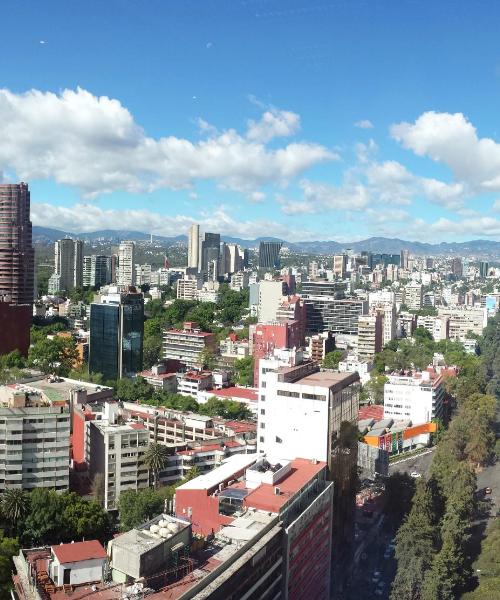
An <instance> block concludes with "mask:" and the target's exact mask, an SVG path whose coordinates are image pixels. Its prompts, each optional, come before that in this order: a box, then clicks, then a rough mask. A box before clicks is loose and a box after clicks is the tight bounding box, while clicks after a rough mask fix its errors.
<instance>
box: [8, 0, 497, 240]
mask: <svg viewBox="0 0 500 600" xmlns="http://www.w3.org/2000/svg"><path fill="white" fill-rule="evenodd" d="M50 4H51V5H52V6H53V7H54V8H57V9H58V10H54V11H43V10H41V9H39V8H37V7H33V6H31V5H30V6H28V5H27V4H22V3H19V4H18V5H16V6H13V7H11V9H10V10H9V14H8V15H6V27H5V31H4V33H3V36H2V39H1V40H0V49H4V50H5V51H4V52H3V54H4V55H9V62H8V64H5V66H4V69H3V78H2V81H1V84H0V87H1V88H2V89H1V90H0V132H1V133H2V137H3V139H4V140H6V144H5V148H4V150H3V151H2V153H1V155H0V172H1V173H2V175H1V176H0V177H1V178H2V179H3V181H5V182H12V183H17V182H18V181H21V180H26V181H27V182H28V183H29V185H30V189H31V190H32V192H33V199H34V202H33V206H32V220H33V224H34V225H39V226H49V227H53V226H54V225H57V227H58V228H60V229H63V230H67V231H69V232H75V233H80V232H90V231H94V230H99V229H116V228H120V229H123V228H127V229H132V230H137V229H139V230H142V231H147V232H148V233H149V232H151V233H153V234H155V235H177V234H178V233H184V232H185V231H186V230H187V229H188V228H189V227H190V226H191V225H192V224H195V223H200V225H201V227H202V228H203V229H204V230H205V231H213V230H217V231H220V232H221V234H222V235H233V236H236V237H242V238H246V239H252V238H256V237H259V236H260V235H263V234H264V235H269V236H274V237H278V238H282V239H288V240H292V241H293V240H297V241H302V240H303V241H306V240H316V239H335V240H338V241H340V242H343V241H347V240H349V241H351V240H353V241H355V240H360V239H364V238H367V237H370V236H384V237H404V238H405V239H410V240H421V241H434V240H436V241H464V240H470V239H474V238H489V239H500V219H499V218H498V217H497V214H498V213H497V211H498V209H499V208H500V201H499V200H498V192H499V191H500V142H499V141H498V139H499V135H498V131H497V125H496V106H497V104H498V92H499V89H498V88H499V86H498V83H499V75H498V73H499V67H498V64H497V62H498V61H497V60H496V59H495V58H494V57H495V49H496V46H497V41H496V32H495V31H494V28H493V26H492V23H495V22H496V21H497V19H496V18H495V17H498V15H499V12H500V8H498V6H496V4H495V3H493V2H486V3H485V4H484V5H483V6H482V10H481V11H479V10H478V9H477V8H475V7H474V6H472V5H470V3H464V2H459V3H456V2H453V3H451V2H449V1H443V2H440V3H439V5H438V6H434V7H432V8H431V7H425V6H416V5H414V4H413V3H410V2H402V3H401V2H399V3H395V2H390V1H387V2H386V3H384V4H386V5H387V6H386V8H387V9H388V10H380V8H379V7H375V6H368V5H363V6H361V5H356V4H355V3H351V4H350V5H349V6H340V5H339V4H338V3H337V2H333V1H331V2H327V1H325V2H321V3H319V2H314V3H310V2H304V1H303V0H301V1H300V0H297V1H294V2H289V3H287V4H286V7H285V8H283V4H282V3H281V2H278V1H274V0H265V1H264V0H255V1H252V2H240V3H228V2H224V1H222V0H221V1H220V2H215V3H211V4H210V6H209V7H208V5H207V6H206V7H204V6H200V5H199V4H196V6H195V5H194V3H193V2H190V1H188V2H185V3H183V4H182V5H177V6H170V7H166V6H165V5H164V4H163V3H156V2H151V3H150V4H149V11H142V10H140V9H139V7H138V6H136V5H134V4H129V5H127V6H124V5H123V3H116V2H110V3H107V5H106V6H105V7H104V6H102V5H100V4H97V3H94V5H95V11H93V10H88V5H86V6H85V7H83V6H79V7H75V10H71V11H70V10H69V9H68V7H66V6H64V4H63V3H61V2H59V1H53V2H51V3H50ZM91 5H92V3H91ZM195 9H196V10H195ZM389 9H391V10H389ZM95 15H97V17H96V16H95ZM108 19H115V20H118V21H119V22H120V24H121V27H120V28H115V29H114V30H113V31H111V33H110V32H109V31H108V29H107V27H106V22H107V20H108ZM204 19H205V20H204ZM20 21H21V22H23V26H24V29H25V34H24V35H25V42H26V43H25V44H23V46H22V47H18V49H17V51H16V53H12V52H10V53H9V50H10V49H11V48H12V47H13V44H14V41H15V40H14V37H15V36H16V28H15V27H14V24H15V23H16V22H20ZM205 21H206V24H205ZM90 28H91V29H92V45H91V46H90V47H89V45H88V43H87V35H86V32H87V31H88V30H89V29H90ZM132 29H133V33H134V36H132V35H128V34H129V33H130V34H131V32H132ZM443 29H445V31H446V35H445V36H443V35H442V31H443ZM479 30H480V31H481V36H480V37H478V36H476V35H475V33H476V32H477V31H479ZM277 33H278V36H279V39H280V44H279V50H278V49H277V46H276V34H277ZM299 34H300V35H299ZM109 35H111V43H110V42H109V38H108V36H109ZM132 37H134V39H135V40H136V41H135V42H134V44H133V45H132V46H130V44H129V40H130V39H131V38H132ZM471 40H474V44H472V43H471ZM136 44H137V45H136ZM395 47H397V48H398V52H394V48H395ZM436 56H437V57H438V58H439V60H436ZM417 57H418V58H417ZM145 64H147V65H149V66H148V68H144V65H145ZM125 65H126V67H127V68H126V69H124V66H125ZM242 65H244V68H242ZM153 75H154V76H153ZM368 99H369V100H368ZM27 128H29V129H27ZM53 131H57V132H58V134H57V135H52V132H53ZM401 231H404V236H403V235H401V233H400V232H401Z"/></svg>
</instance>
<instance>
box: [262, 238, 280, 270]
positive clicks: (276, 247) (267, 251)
mask: <svg viewBox="0 0 500 600" xmlns="http://www.w3.org/2000/svg"><path fill="white" fill-rule="evenodd" d="M281 246H283V242H260V244H259V269H279V268H280V267H281V263H280V250H281Z"/></svg>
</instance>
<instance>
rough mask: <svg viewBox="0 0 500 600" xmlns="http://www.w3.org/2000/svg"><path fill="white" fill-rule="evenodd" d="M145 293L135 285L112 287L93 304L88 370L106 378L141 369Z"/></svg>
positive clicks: (134, 372)
mask: <svg viewBox="0 0 500 600" xmlns="http://www.w3.org/2000/svg"><path fill="white" fill-rule="evenodd" d="M143 338H144V297H143V296H142V294H141V293H139V292H137V291H136V289H135V288H134V287H130V288H129V289H128V291H126V292H119V291H118V289H117V288H110V292H109V293H108V294H107V295H104V296H101V302H100V303H95V302H93V303H92V304H91V305H90V338H89V371H90V372H91V373H102V375H103V377H104V379H105V380H116V379H118V378H120V377H131V376H133V375H135V374H136V373H138V372H140V371H141V370H142V353H143Z"/></svg>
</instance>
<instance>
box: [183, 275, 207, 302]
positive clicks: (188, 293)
mask: <svg viewBox="0 0 500 600" xmlns="http://www.w3.org/2000/svg"><path fill="white" fill-rule="evenodd" d="M202 285H203V281H202V280H201V279H200V278H199V277H196V276H195V275H185V276H184V278H183V279H179V280H178V281H177V299H178V300H196V298H197V296H198V290H200V289H201V287H202Z"/></svg>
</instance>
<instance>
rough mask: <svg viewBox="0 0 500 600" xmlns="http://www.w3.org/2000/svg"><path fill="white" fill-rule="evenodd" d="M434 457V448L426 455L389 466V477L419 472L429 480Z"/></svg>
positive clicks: (418, 455) (405, 459)
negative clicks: (395, 474)
mask: <svg viewBox="0 0 500 600" xmlns="http://www.w3.org/2000/svg"><path fill="white" fill-rule="evenodd" d="M433 456H434V448H430V449H429V451H428V452H426V453H425V454H417V455H416V456H413V457H411V458H403V459H402V460H401V461H400V462H397V463H392V464H389V475H393V474H394V473H408V474H410V473H413V472H417V473H419V474H420V475H422V477H425V478H428V477H429V470H430V467H431V463H432V458H433Z"/></svg>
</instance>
